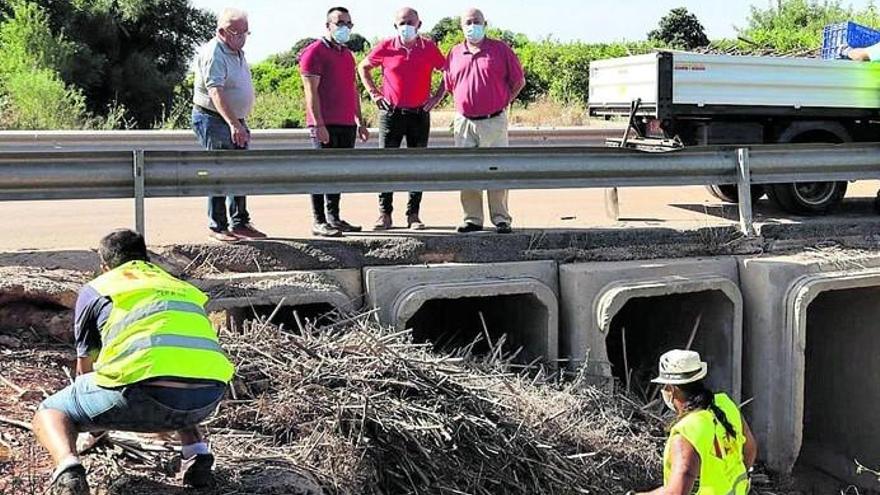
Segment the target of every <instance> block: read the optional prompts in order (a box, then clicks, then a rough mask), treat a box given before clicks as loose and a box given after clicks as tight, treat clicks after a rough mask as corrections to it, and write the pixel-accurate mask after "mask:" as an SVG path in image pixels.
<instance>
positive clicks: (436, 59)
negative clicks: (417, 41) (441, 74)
mask: <svg viewBox="0 0 880 495" xmlns="http://www.w3.org/2000/svg"><path fill="white" fill-rule="evenodd" d="M431 52H432V55H431V65H432V66H433V67H434V69H435V70H440V71H442V70H446V57H444V56H443V52H441V51H440V48H438V47H437V45H436V44H435V43H433V42H431Z"/></svg>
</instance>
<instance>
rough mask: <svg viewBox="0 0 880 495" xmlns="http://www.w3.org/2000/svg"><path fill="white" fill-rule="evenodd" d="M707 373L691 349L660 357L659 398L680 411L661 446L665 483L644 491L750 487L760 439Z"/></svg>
mask: <svg viewBox="0 0 880 495" xmlns="http://www.w3.org/2000/svg"><path fill="white" fill-rule="evenodd" d="M707 373H708V366H707V365H706V363H704V362H702V361H700V355H699V354H698V353H696V352H694V351H682V350H673V351H669V352H667V353H666V354H663V355H662V356H661V357H660V376H658V377H657V378H655V379H654V380H652V381H653V382H654V383H659V384H661V385H663V389H662V394H663V402H665V403H666V406H667V407H669V408H670V409H672V410H673V411H675V413H676V414H677V415H678V417H677V418H676V420H675V423H674V424H673V425H672V428H671V429H670V432H669V439H668V440H667V441H666V449H665V450H664V452H663V486H662V487H660V488H657V489H656V490H654V491H652V492H648V493H647V494H645V495H688V494H691V493H696V494H697V495H746V494H747V493H748V492H749V475H748V470H749V469H750V468H751V467H752V465H753V464H754V463H755V458H756V457H757V456H758V444H757V443H756V441H755V437H754V436H752V431H751V430H750V429H749V425H748V423H746V420H745V419H744V418H743V417H742V414H740V411H739V409H738V408H737V406H736V404H734V403H733V401H732V400H731V399H730V397H728V396H727V394H724V393H717V394H716V393H713V392H712V391H711V390H709V389H708V388H706V385H705V383H704V382H703V379H704V378H705V377H706V375H707ZM695 486H696V487H698V488H697V489H696V490H694V487H695ZM630 493H634V492H630Z"/></svg>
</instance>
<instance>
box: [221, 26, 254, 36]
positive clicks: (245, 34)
mask: <svg viewBox="0 0 880 495" xmlns="http://www.w3.org/2000/svg"><path fill="white" fill-rule="evenodd" d="M224 31H226V32H227V33H229V34H230V35H231V36H235V37H239V36H250V35H251V32H250V31H242V32H240V33H238V32H235V31H233V30H231V29H229V28H224Z"/></svg>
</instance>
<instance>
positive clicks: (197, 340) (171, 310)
mask: <svg viewBox="0 0 880 495" xmlns="http://www.w3.org/2000/svg"><path fill="white" fill-rule="evenodd" d="M89 285H90V286H91V287H92V288H94V289H95V290H96V291H97V292H98V294H100V295H102V296H105V297H109V298H110V299H111V300H112V301H113V309H112V310H111V311H110V316H109V318H108V319H107V321H106V323H104V325H103V327H102V328H101V343H102V346H101V351H100V353H99V354H98V358H97V360H96V361H95V373H96V375H95V377H96V379H95V383H97V384H98V385H100V386H102V387H106V388H114V387H122V386H125V385H131V384H133V383H137V382H140V381H143V380H147V379H150V378H160V377H164V378H191V379H200V380H215V381H218V382H223V383H228V382H229V380H231V379H232V376H233V374H234V373H235V368H234V367H233V365H232V363H231V362H229V360H228V359H227V358H226V354H225V353H224V352H223V349H221V348H220V343H219V341H218V339H217V332H216V331H214V327H213V325H211V322H210V320H208V316H207V314H206V313H205V302H207V300H208V296H206V295H205V294H204V293H203V292H202V291H200V290H199V289H197V288H196V287H194V286H192V285H191V284H188V283H186V282H184V281H182V280H178V279H176V278H174V277H172V276H171V275H169V274H168V273H166V272H165V271H164V270H162V269H161V268H159V267H158V266H156V265H153V264H152V263H148V262H144V261H130V262H128V263H125V264H123V265H121V266H119V267H117V268H115V269H113V270H111V271H109V272H107V273H104V274H103V275H101V276H100V277H98V278H96V279H95V280H93V281H91V282H89Z"/></svg>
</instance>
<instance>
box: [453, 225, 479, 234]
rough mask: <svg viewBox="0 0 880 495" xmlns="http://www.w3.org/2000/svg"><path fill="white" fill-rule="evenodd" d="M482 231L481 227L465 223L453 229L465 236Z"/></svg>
mask: <svg viewBox="0 0 880 495" xmlns="http://www.w3.org/2000/svg"><path fill="white" fill-rule="evenodd" d="M481 230H483V226H482V225H477V224H475V223H470V222H465V223H463V224H461V225H459V226H458V227H456V228H455V231H456V232H458V233H459V234H467V233H468V232H479V231H481Z"/></svg>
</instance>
